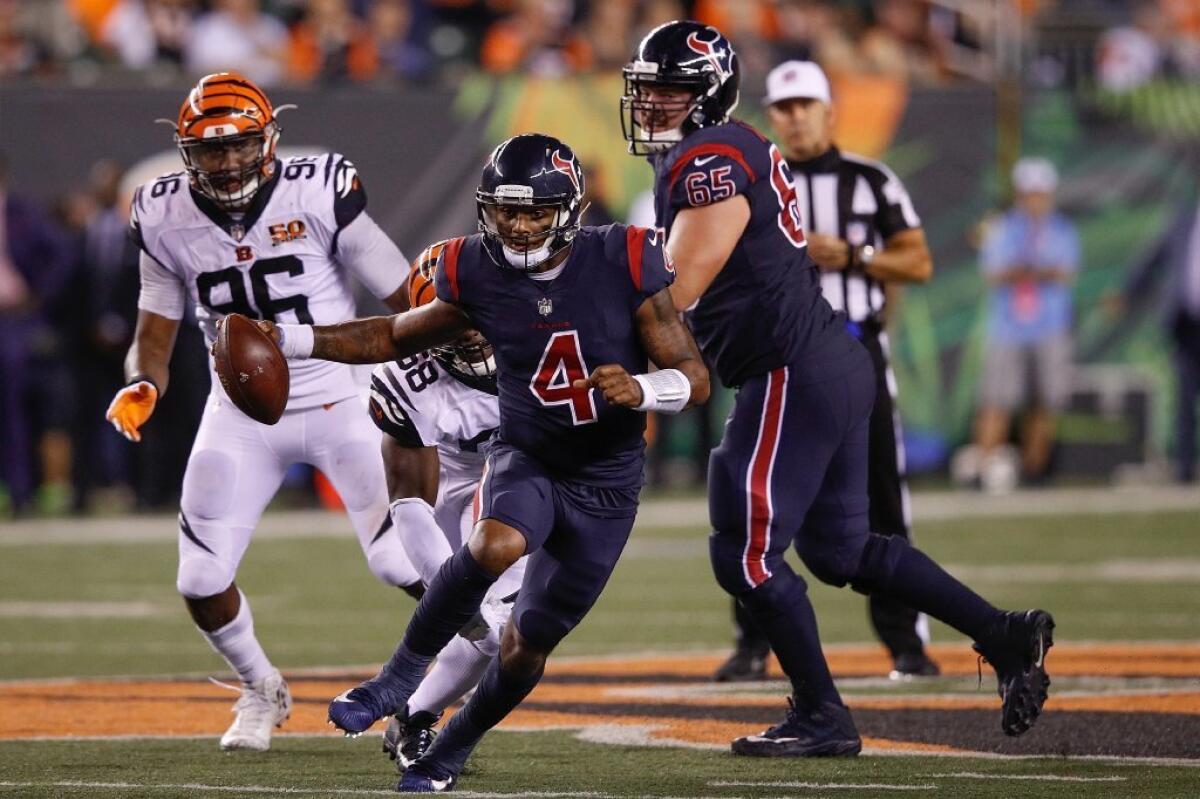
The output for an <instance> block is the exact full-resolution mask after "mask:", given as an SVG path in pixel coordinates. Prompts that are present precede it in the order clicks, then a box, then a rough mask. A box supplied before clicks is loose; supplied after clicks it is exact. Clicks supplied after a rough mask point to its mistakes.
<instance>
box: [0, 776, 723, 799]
mask: <svg viewBox="0 0 1200 799" xmlns="http://www.w3.org/2000/svg"><path fill="white" fill-rule="evenodd" d="M0 788H88V789H94V790H112V791H127V790H130V789H134V788H136V789H139V790H151V791H179V790H184V791H209V792H213V793H236V794H248V793H249V794H288V795H295V796H314V795H315V796H333V795H337V796H395V795H396V792H395V791H392V790H387V791H385V790H372V789H359V788H273V787H270V786H266V785H203V784H201V783H139V782H84V781H82V780H61V781H58V782H17V781H15V780H4V781H0ZM455 796H460V797H464V799H519V797H523V796H532V797H539V798H540V799H615V795H614V794H610V793H598V792H596V791H521V792H520V793H499V792H493V791H455ZM688 799H717V798H716V797H712V798H708V797H689V798H688ZM720 799H736V797H720Z"/></svg>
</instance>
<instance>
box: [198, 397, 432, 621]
mask: <svg viewBox="0 0 1200 799" xmlns="http://www.w3.org/2000/svg"><path fill="white" fill-rule="evenodd" d="M379 436H380V433H379V430H378V429H377V428H376V427H375V426H374V425H373V424H371V421H370V419H368V418H367V414H366V412H365V411H364V410H363V408H362V406H361V404H360V403H359V402H358V401H357V400H356V399H348V400H343V401H341V402H337V403H334V404H333V405H331V406H329V407H316V408H311V409H308V410H302V411H291V412H287V413H284V415H283V418H281V419H280V420H279V422H278V423H276V424H274V425H264V424H259V423H258V422H255V421H254V420H252V419H250V418H249V417H247V416H246V415H245V414H243V413H242V412H241V411H239V410H238V409H237V408H236V407H235V406H234V405H233V404H232V403H231V402H229V400H228V399H226V398H225V397H224V396H223V395H221V394H220V393H219V392H214V393H213V394H211V395H209V398H208V404H207V405H206V406H205V409H204V416H203V418H202V419H201V421H200V429H199V431H198V432H197V433H196V440H195V442H194V443H193V444H192V454H191V456H190V458H189V459H188V465H187V472H186V473H185V474H184V477H183V500H182V502H181V503H180V505H181V508H180V510H181V512H180V515H179V526H180V535H179V573H178V579H177V582H176V585H177V587H178V589H179V592H180V593H181V594H183V595H184V596H186V597H190V598H202V597H209V596H213V595H215V594H219V593H221V592H222V591H224V590H225V589H227V588H228V587H229V586H230V585H231V584H232V583H233V580H234V577H235V575H236V574H237V567H238V564H239V563H240V562H241V559H242V555H243V554H245V552H246V547H247V546H249V544H250V538H251V536H252V535H253V533H254V528H255V526H256V525H257V524H258V520H259V517H260V516H261V515H262V512H263V509H264V508H266V506H267V503H268V502H270V500H271V497H273V496H274V495H275V492H276V491H277V490H278V489H279V485H280V483H281V482H282V481H283V476H284V473H285V472H286V471H287V470H288V468H289V467H290V466H291V465H292V464H295V463H307V464H311V465H312V466H314V467H316V468H317V469H320V470H321V472H323V473H324V474H325V476H326V477H328V478H329V481H330V482H331V483H333V487H334V488H335V489H337V492H338V494H339V495H340V496H341V498H342V501H343V503H345V505H346V510H347V511H348V513H349V514H350V522H351V524H353V525H354V531H355V533H356V534H357V536H358V542H359V545H360V546H361V547H362V550H363V554H365V555H366V557H367V564H368V566H369V567H370V569H371V572H372V573H373V574H375V576H376V577H378V578H379V579H380V580H382V581H383V582H385V583H387V584H389V585H411V584H412V583H415V582H417V580H418V579H420V577H419V575H418V574H417V571H416V569H415V568H414V567H413V565H412V562H411V561H410V560H409V559H408V556H407V555H406V554H405V552H404V548H403V546H402V545H401V543H400V540H399V537H398V536H397V535H396V534H395V531H393V530H390V529H389V530H388V531H387V532H386V533H384V534H383V535H379V536H378V538H377V537H376V536H377V534H378V533H379V531H380V530H381V528H382V525H383V522H384V520H385V519H387V516H388V496H387V487H386V485H385V482H384V473H383V458H382V456H381V455H380V450H379Z"/></svg>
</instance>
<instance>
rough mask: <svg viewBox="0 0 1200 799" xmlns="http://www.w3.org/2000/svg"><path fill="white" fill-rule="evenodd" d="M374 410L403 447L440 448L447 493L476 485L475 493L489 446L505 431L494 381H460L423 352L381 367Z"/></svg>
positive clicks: (373, 378) (373, 382) (374, 379)
mask: <svg viewBox="0 0 1200 799" xmlns="http://www.w3.org/2000/svg"><path fill="white" fill-rule="evenodd" d="M370 407H371V418H372V419H374V421H375V424H376V425H378V426H379V428H380V429H381V430H383V432H384V433H387V434H388V435H389V436H391V437H392V438H394V439H396V440H397V441H398V442H399V443H400V444H401V445H403V446H406V447H437V450H438V460H439V461H440V462H441V475H440V478H441V479H440V480H439V483H440V484H441V487H442V488H443V489H448V488H449V487H450V486H452V485H462V484H465V483H470V484H471V490H472V491H474V484H475V483H478V482H479V478H480V477H481V476H482V474H483V461H484V455H483V452H482V451H481V450H482V448H483V444H484V443H486V442H487V440H488V439H490V438H491V437H492V434H494V433H495V432H496V430H497V429H499V427H500V399H499V397H498V396H497V394H496V389H495V383H494V382H492V383H491V384H490V385H489V384H488V382H487V381H485V380H482V379H480V380H472V379H469V378H463V377H459V376H458V375H456V374H455V373H453V372H451V371H449V370H448V369H447V368H446V367H445V366H443V365H442V363H441V362H440V361H439V360H438V359H437V358H434V357H433V356H432V355H429V354H428V353H422V354H420V355H414V356H412V357H410V358H403V359H401V360H399V361H392V362H390V363H384V364H380V365H379V366H377V367H375V371H374V372H373V373H372V374H371V402H370ZM439 493H441V491H439Z"/></svg>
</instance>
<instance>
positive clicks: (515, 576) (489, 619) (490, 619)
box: [421, 469, 529, 657]
mask: <svg viewBox="0 0 1200 799" xmlns="http://www.w3.org/2000/svg"><path fill="white" fill-rule="evenodd" d="M478 486H479V480H478V479H474V480H464V479H462V478H461V477H458V478H457V479H456V478H455V476H453V475H448V474H447V473H446V470H444V469H443V470H442V473H441V475H440V477H439V482H438V496H437V505H435V506H434V510H433V516H434V519H435V520H436V521H437V523H438V527H440V528H441V529H442V533H443V534H444V535H445V536H446V541H447V542H448V543H449V544H450V551H451V552H454V551H457V550H458V549H459V548H461V547H464V546H466V545H467V540H468V539H469V538H470V537H471V531H472V530H473V529H474V528H475V491H476V489H477V488H478ZM528 560H529V558H528V556H526V557H523V558H521V559H520V560H518V561H517V562H516V563H514V564H513V565H512V566H510V567H509V568H508V570H507V571H506V572H504V574H502V575H500V577H499V579H497V580H496V582H495V583H494V584H493V585H492V587H491V588H489V589H488V592H487V594H486V595H485V596H484V599H483V605H482V606H481V607H480V611H479V612H480V619H481V621H482V622H483V623H482V624H480V625H476V626H475V627H474V628H469V629H466V630H463V632H462V636H463V637H464V638H466V639H468V640H469V641H471V642H472V643H473V644H474V645H475V648H476V649H478V650H479V651H480V652H483V653H484V654H486V655H488V656H489V657H494V656H495V655H496V653H498V652H499V651H500V636H501V635H502V634H503V632H504V625H505V624H507V623H508V618H509V616H511V615H512V609H513V603H512V602H511V601H509V602H504V599H505V598H507V597H509V596H511V595H512V594H515V593H516V592H517V590H518V589H520V587H521V581H522V580H523V579H524V577H525V564H526V563H527V562H528ZM434 574H436V572H433V573H431V574H428V575H424V574H423V575H421V577H422V578H423V579H425V581H426V584H427V585H428V583H429V581H430V580H432V579H433V577H434Z"/></svg>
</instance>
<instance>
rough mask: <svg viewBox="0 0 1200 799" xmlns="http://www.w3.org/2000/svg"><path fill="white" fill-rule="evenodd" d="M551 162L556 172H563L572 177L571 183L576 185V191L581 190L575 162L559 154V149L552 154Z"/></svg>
mask: <svg viewBox="0 0 1200 799" xmlns="http://www.w3.org/2000/svg"><path fill="white" fill-rule="evenodd" d="M550 164H551V165H552V166H553V167H554V171H555V172H562V173H563V174H564V175H566V176H567V177H569V178H570V179H571V185H573V186H574V187H575V191H579V177H578V176H577V175H576V174H575V162H574V161H572V160H568V159H566V158H563V157H562V156H561V155H559V151H558V150H555V151H554V152H553V153H551V154H550Z"/></svg>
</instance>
